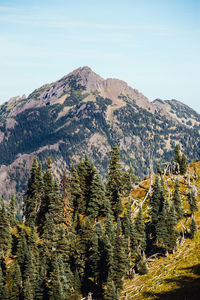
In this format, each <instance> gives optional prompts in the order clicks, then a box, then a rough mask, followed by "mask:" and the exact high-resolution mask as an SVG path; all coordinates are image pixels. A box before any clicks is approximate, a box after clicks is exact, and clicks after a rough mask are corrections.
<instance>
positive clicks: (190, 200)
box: [187, 191, 198, 217]
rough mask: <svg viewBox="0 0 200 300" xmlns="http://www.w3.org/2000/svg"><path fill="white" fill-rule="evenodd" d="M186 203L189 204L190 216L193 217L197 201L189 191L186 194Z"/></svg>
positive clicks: (196, 208)
mask: <svg viewBox="0 0 200 300" xmlns="http://www.w3.org/2000/svg"><path fill="white" fill-rule="evenodd" d="M187 201H188V203H189V206H190V211H191V215H192V217H193V216H194V213H195V211H198V206H197V199H196V197H195V193H194V192H193V191H189V193H188V194H187Z"/></svg>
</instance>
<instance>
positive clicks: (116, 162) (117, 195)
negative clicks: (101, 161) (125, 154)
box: [106, 146, 122, 220]
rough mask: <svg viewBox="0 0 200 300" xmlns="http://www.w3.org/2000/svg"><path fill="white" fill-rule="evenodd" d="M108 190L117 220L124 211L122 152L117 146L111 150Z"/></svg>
mask: <svg viewBox="0 0 200 300" xmlns="http://www.w3.org/2000/svg"><path fill="white" fill-rule="evenodd" d="M106 192H107V196H108V198H109V200H110V203H111V208H112V210H113V213H114V216H115V218H116V220H117V218H118V216H119V215H120V214H121V213H122V199H121V192H122V173H121V164H120V153H119V149H118V147H117V146H115V147H113V149H112V151H111V152H110V164H109V171H108V180H107V185H106Z"/></svg>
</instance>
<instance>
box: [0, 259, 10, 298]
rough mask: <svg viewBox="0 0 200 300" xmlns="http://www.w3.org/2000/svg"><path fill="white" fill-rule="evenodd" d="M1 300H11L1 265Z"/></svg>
mask: <svg viewBox="0 0 200 300" xmlns="http://www.w3.org/2000/svg"><path fill="white" fill-rule="evenodd" d="M0 299H2V300H9V293H8V289H7V287H6V285H5V281H4V276H3V272H2V268H1V265H0Z"/></svg>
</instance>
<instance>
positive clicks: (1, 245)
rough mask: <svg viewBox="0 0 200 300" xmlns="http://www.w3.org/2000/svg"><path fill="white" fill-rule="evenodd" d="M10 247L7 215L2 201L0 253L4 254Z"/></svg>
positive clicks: (0, 212) (0, 211) (0, 210)
mask: <svg viewBox="0 0 200 300" xmlns="http://www.w3.org/2000/svg"><path fill="white" fill-rule="evenodd" d="M10 247H11V232H10V222H9V215H8V213H7V211H6V209H5V204H4V201H3V200H2V206H1V208H0V253H1V252H3V253H4V252H6V251H7V250H8V249H9V248H10Z"/></svg>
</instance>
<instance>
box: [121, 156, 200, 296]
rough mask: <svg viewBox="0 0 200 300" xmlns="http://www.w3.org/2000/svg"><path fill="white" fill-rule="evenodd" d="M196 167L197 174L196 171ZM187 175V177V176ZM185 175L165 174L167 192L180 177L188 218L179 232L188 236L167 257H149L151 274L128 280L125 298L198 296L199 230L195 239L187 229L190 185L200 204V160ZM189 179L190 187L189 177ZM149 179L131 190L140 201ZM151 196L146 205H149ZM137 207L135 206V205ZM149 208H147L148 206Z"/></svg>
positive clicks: (199, 224)
mask: <svg viewBox="0 0 200 300" xmlns="http://www.w3.org/2000/svg"><path fill="white" fill-rule="evenodd" d="M194 170H196V175H195V174H194ZM186 175H187V176H186ZM186 175H184V176H181V175H171V176H164V180H165V182H166V183H167V184H166V193H167V194H168V195H169V193H173V183H174V181H175V178H178V180H179V184H180V195H181V199H182V203H183V207H184V210H185V213H186V215H187V212H188V217H185V218H184V219H183V220H181V221H180V222H179V224H178V229H179V231H180V232H181V231H184V233H185V238H184V239H182V240H181V242H180V244H179V245H178V247H177V250H176V251H175V252H174V253H171V254H169V255H168V256H164V257H160V258H155V257H149V258H148V259H147V261H148V268H149V271H148V274H145V275H142V276H140V275H137V274H136V275H135V276H134V278H133V279H129V280H126V283H125V288H124V292H123V296H122V299H125V296H126V299H136V300H137V299H146V298H147V299H169V300H170V299H180V300H182V299H199V295H200V233H199V232H198V231H197V233H196V235H195V237H194V239H193V240H192V239H189V238H187V237H188V235H187V232H186V230H185V228H188V224H189V223H190V222H191V218H190V217H189V207H188V202H187V193H188V191H189V189H191V186H192V187H193V188H195V189H196V192H197V203H198V207H200V194H199V192H200V162H194V163H191V164H190V166H189V170H188V172H187V173H186ZM189 178H190V186H189V185H188V180H189ZM149 185H150V179H147V180H145V181H143V182H141V183H140V186H138V187H136V189H135V190H134V191H132V195H131V196H132V197H133V198H134V199H138V202H139V203H141V202H142V201H143V199H144V196H145V194H146V193H147V192H148V189H149ZM148 205H149V198H148V199H147V200H146V202H145V203H144V204H143V206H144V207H146V208H148ZM133 210H134V208H133ZM147 210H148V209H147ZM195 221H196V224H197V228H199V227H200V212H199V211H197V212H195Z"/></svg>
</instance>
